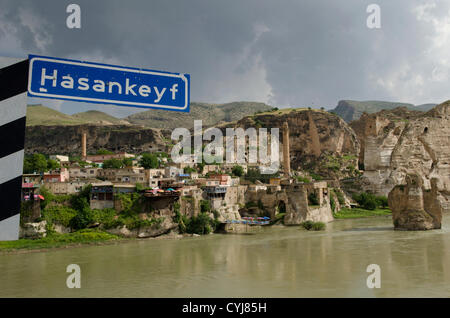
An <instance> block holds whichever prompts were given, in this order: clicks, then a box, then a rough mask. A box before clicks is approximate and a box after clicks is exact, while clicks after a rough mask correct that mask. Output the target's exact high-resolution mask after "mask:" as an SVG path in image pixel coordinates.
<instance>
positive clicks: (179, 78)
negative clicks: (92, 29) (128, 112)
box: [28, 55, 190, 112]
mask: <svg viewBox="0 0 450 318" xmlns="http://www.w3.org/2000/svg"><path fill="white" fill-rule="evenodd" d="M29 61H30V71H29V78H28V96H32V97H42V98H55V99H67V100H74V101H80V102H89V103H102V104H114V105H119V106H128V107H142V108H156V109H165V110H173V111H181V112H189V98H190V94H189V88H190V77H189V74H181V73H169V72H161V71H153V70H144V69H139V68H132V67H123V66H114V65H107V64H99V63H91V62H83V61H75V60H67V59H59V58H53V57H45V56H37V55H29Z"/></svg>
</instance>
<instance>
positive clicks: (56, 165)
mask: <svg viewBox="0 0 450 318" xmlns="http://www.w3.org/2000/svg"><path fill="white" fill-rule="evenodd" d="M58 168H61V165H60V163H59V162H58V161H56V160H53V159H48V160H47V169H48V170H55V169H58Z"/></svg>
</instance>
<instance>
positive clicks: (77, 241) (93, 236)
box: [0, 208, 391, 254]
mask: <svg viewBox="0 0 450 318" xmlns="http://www.w3.org/2000/svg"><path fill="white" fill-rule="evenodd" d="M389 215H391V211H390V210H389V209H375V210H365V209H361V208H353V209H347V208H343V209H342V210H340V211H339V212H336V213H334V218H335V219H359V218H370V217H380V216H389ZM283 216H284V213H280V214H279V215H278V216H277V217H276V218H275V219H274V220H273V221H272V222H271V226H273V225H281V224H282V217H283ZM192 236H197V235H196V234H175V233H172V234H166V235H161V236H157V237H154V238H151V239H174V238H175V239H180V238H184V237H192ZM134 240H137V238H124V237H121V236H118V235H114V234H110V233H107V232H104V231H101V230H98V229H83V230H79V231H76V232H72V233H65V234H58V233H51V234H49V235H47V236H46V237H43V238H39V239H19V240H17V241H0V254H1V253H16V252H17V253H21V252H39V251H46V250H52V249H62V248H72V247H80V246H84V245H108V244H116V243H122V242H127V241H134Z"/></svg>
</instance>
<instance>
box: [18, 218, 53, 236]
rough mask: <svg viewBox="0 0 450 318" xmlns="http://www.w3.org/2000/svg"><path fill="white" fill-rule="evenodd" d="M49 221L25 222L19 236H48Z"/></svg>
mask: <svg viewBox="0 0 450 318" xmlns="http://www.w3.org/2000/svg"><path fill="white" fill-rule="evenodd" d="M46 227H47V221H41V222H34V223H24V224H23V225H21V226H20V228H19V238H28V239H38V238H42V237H46V236H47V230H46Z"/></svg>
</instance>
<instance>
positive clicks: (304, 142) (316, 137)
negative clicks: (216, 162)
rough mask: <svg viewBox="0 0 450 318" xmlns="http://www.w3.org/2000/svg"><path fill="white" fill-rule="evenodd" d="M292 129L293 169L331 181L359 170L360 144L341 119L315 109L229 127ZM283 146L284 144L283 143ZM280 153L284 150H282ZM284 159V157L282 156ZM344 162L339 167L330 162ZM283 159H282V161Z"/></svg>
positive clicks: (251, 119) (258, 117)
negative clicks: (324, 177)
mask: <svg viewBox="0 0 450 318" xmlns="http://www.w3.org/2000/svg"><path fill="white" fill-rule="evenodd" d="M285 122H286V123H287V124H288V126H289V146H290V147H289V148H290V159H291V169H292V170H297V169H302V170H308V171H315V172H316V173H319V174H322V175H323V176H326V177H327V178H333V177H336V178H339V177H342V176H343V175H345V174H348V172H349V171H350V170H351V171H353V169H347V168H348V167H353V168H355V167H357V156H358V154H359V149H360V146H359V141H358V139H357V138H356V135H355V133H354V132H353V130H352V129H351V128H350V127H349V126H348V124H347V123H346V122H345V121H344V120H342V119H341V118H340V117H338V116H336V115H334V114H330V113H328V112H326V111H321V110H313V109H293V110H280V111H273V112H268V113H262V114H256V115H254V116H247V117H244V118H242V119H241V120H239V121H237V122H236V123H233V124H228V125H226V126H225V127H242V128H244V129H247V128H249V127H254V128H259V127H265V128H268V129H270V128H280V137H281V129H282V127H283V124H284V123H285ZM280 142H281V143H283V140H281V141H280ZM280 150H282V147H281V146H280ZM281 155H282V154H281ZM330 158H332V159H333V161H335V160H336V159H337V160H339V159H342V160H341V161H340V162H339V164H338V165H336V164H335V163H334V162H333V164H335V165H332V162H331V161H330V160H329V159H330ZM280 159H282V157H280Z"/></svg>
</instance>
